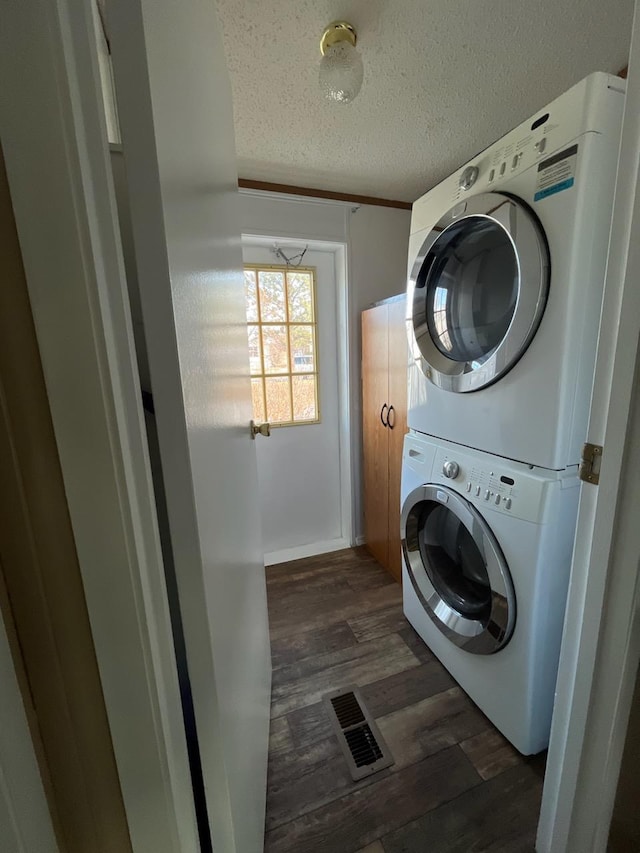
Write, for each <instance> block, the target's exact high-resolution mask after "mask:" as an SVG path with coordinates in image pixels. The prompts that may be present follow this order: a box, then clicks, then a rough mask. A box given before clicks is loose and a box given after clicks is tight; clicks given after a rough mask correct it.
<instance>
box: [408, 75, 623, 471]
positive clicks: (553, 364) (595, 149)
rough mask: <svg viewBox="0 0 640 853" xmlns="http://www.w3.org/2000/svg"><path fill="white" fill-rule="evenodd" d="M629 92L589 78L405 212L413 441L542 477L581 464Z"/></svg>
mask: <svg viewBox="0 0 640 853" xmlns="http://www.w3.org/2000/svg"><path fill="white" fill-rule="evenodd" d="M624 87H625V82H624V81H623V80H621V79H620V78H618V77H612V76H609V75H607V74H602V73H596V74H592V75H591V76H589V77H587V78H586V79H585V80H583V81H582V82H581V83H579V84H578V85H576V86H574V87H573V88H572V89H570V90H569V91H568V92H566V93H565V94H564V95H562V96H561V97H559V98H558V99H557V100H555V101H554V102H553V103H552V104H551V105H550V106H548V107H546V108H545V109H543V110H541V111H540V112H539V113H537V114H536V115H535V116H533V118H531V119H529V120H527V121H526V122H523V123H522V124H521V125H520V126H519V127H517V128H516V129H515V130H513V131H511V133H509V134H507V136H505V137H504V138H503V139H501V140H500V141H499V142H496V143H494V144H493V145H491V146H490V147H489V148H487V149H486V150H485V151H483V152H482V153H481V154H479V155H478V156H477V157H474V159H473V160H472V161H471V162H470V163H469V164H467V165H466V166H465V167H464V168H463V169H461V170H460V171H458V172H456V173H455V174H454V175H452V176H451V177H450V178H448V179H447V180H445V181H443V182H442V183H441V184H439V185H438V186H437V187H435V188H434V189H433V190H431V191H430V192H428V193H427V194H426V195H425V196H423V197H422V198H421V199H419V200H418V201H417V202H416V203H415V204H414V206H413V213H412V217H411V238H410V243H409V282H408V289H407V326H408V333H409V343H410V349H411V358H410V366H409V400H408V406H409V410H408V424H409V427H410V428H411V429H414V430H417V431H419V432H422V433H425V434H428V435H431V436H435V437H439V438H445V439H447V440H450V441H454V442H457V443H459V444H463V445H466V446H468V447H474V448H478V449H480V450H484V451H487V452H490V453H494V454H496V455H499V456H504V457H506V458H509V459H514V460H519V461H522V462H528V463H531V464H534V465H536V466H541V467H543V468H549V469H555V470H560V469H563V468H566V467H567V466H568V465H575V464H577V463H578V462H579V459H580V450H581V446H582V443H583V442H584V440H585V433H586V426H587V416H588V407H589V400H590V396H591V385H592V377H593V369H594V363H595V353H596V343H597V337H598V326H599V319H600V311H601V302H602V291H603V284H604V274H605V265H606V257H607V249H608V241H609V230H610V224H611V211H612V204H613V191H614V183H615V175H616V167H617V159H618V147H619V140H620V128H621V120H622V110H623V104H624Z"/></svg>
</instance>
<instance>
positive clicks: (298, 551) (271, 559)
mask: <svg viewBox="0 0 640 853" xmlns="http://www.w3.org/2000/svg"><path fill="white" fill-rule="evenodd" d="M350 547H351V543H350V542H349V540H348V539H344V538H341V539H327V540H326V541H325V542H314V543H312V544H311V545H297V546H296V547H295V548H284V549H283V550H282V551H271V552H270V553H268V554H265V555H264V564H265V566H275V565H276V563H290V562H291V561H292V560H303V559H304V558H305V557H315V556H316V555H318V554H329V553H330V552H331V551H342V550H344V549H345V548H350Z"/></svg>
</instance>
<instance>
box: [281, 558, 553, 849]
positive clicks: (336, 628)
mask: <svg viewBox="0 0 640 853" xmlns="http://www.w3.org/2000/svg"><path fill="white" fill-rule="evenodd" d="M267 590H268V596H269V617H270V624H271V642H272V658H273V694H272V721H271V738H270V745H269V779H268V790H267V816H266V837H265V851H266V853H454V851H455V853H469V851H501V853H532V851H533V850H534V841H535V831H536V825H537V820H538V812H539V808H540V797H541V793H542V778H543V773H544V757H542V758H541V757H537V758H534V759H525V758H523V757H522V756H521V755H519V753H518V752H516V750H515V749H513V747H511V746H510V744H509V743H508V742H507V741H506V740H505V739H504V738H503V737H502V735H500V733H499V732H498V731H497V730H496V729H495V728H494V727H493V726H492V725H491V723H490V722H489V720H487V718H486V717H485V716H484V715H483V714H482V713H481V711H480V710H479V709H478V708H477V707H476V706H475V705H474V704H473V702H471V700H470V699H469V698H468V697H467V695H466V694H465V693H464V691H463V690H462V689H461V688H460V687H459V686H458V685H457V684H456V683H455V681H454V680H453V679H452V678H451V676H450V675H449V673H448V672H447V671H446V670H445V669H444V667H443V666H442V665H441V664H440V663H439V661H437V660H436V658H435V657H434V656H433V655H432V654H431V652H430V651H429V649H428V648H427V647H426V646H425V644H424V643H423V642H422V640H421V639H420V638H419V637H418V636H417V634H416V633H415V632H414V631H413V629H412V628H411V626H410V625H409V623H408V622H407V621H406V620H405V618H404V616H403V614H402V593H401V589H400V587H399V586H398V585H397V584H396V583H395V582H394V581H393V579H392V578H391V577H390V576H389V575H388V574H387V573H386V572H385V571H384V570H383V569H381V568H380V566H379V565H378V564H377V563H376V562H375V561H374V560H373V559H372V558H371V557H369V556H368V554H367V553H366V552H365V551H364V550H363V549H355V550H346V551H338V552H336V553H334V554H325V555H322V556H318V557H310V558H308V559H305V560H299V561H297V562H293V563H283V564H281V565H278V566H271V567H270V568H268V569H267ZM349 684H357V685H358V686H359V687H360V689H361V692H362V694H363V697H364V699H365V701H366V703H367V706H368V708H369V710H370V711H371V713H372V714H373V716H374V717H375V718H376V722H377V723H378V726H379V727H380V730H381V732H382V734H383V736H384V738H385V740H386V742H387V744H388V746H389V748H390V749H391V752H392V754H393V757H394V759H395V763H394V764H393V766H392V767H390V768H388V769H387V770H383V771H381V772H380V773H377V774H375V775H374V776H372V777H370V778H369V779H364V780H361V781H360V782H354V781H353V780H352V779H351V776H350V775H349V771H348V769H347V765H346V762H345V760H344V757H343V756H342V753H341V752H340V749H339V747H338V743H337V740H336V738H335V735H334V734H333V730H332V728H331V725H330V722H329V719H328V717H327V714H326V710H325V708H324V705H323V703H322V701H321V698H322V696H323V695H324V694H325V693H327V692H329V691H331V690H337V689H339V688H341V687H344V686H347V685H349Z"/></svg>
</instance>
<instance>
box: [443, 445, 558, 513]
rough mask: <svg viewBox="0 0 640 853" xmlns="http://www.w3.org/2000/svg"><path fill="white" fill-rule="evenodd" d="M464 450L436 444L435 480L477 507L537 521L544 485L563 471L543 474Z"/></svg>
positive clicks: (513, 463) (552, 481) (552, 480)
mask: <svg viewBox="0 0 640 853" xmlns="http://www.w3.org/2000/svg"><path fill="white" fill-rule="evenodd" d="M478 456H479V454H473V453H465V448H460V449H458V448H451V449H449V448H447V447H439V448H438V449H437V452H436V456H435V459H434V463H433V469H432V478H433V482H434V483H442V484H443V485H447V486H449V487H450V488H453V489H455V491H457V492H459V493H460V494H461V495H462V496H463V497H465V498H466V499H467V500H469V501H471V503H473V504H474V505H475V506H477V507H478V509H480V510H482V511H485V510H492V511H493V512H501V513H504V514H505V515H512V516H517V517H518V518H523V519H526V520H528V521H539V520H540V514H541V512H542V506H543V497H544V492H545V489H546V488H547V487H548V486H550V485H551V486H553V485H555V483H556V482H557V485H558V486H560V480H561V479H562V475H561V474H560V473H559V474H558V475H557V478H554V476H553V475H551V477H550V476H548V475H546V474H545V475H542V474H540V473H538V472H537V471H536V470H535V469H533V470H532V469H531V468H529V466H528V465H524V464H523V463H520V462H510V461H508V460H506V459H505V460H501V459H500V458H496V457H493V458H491V457H489V461H488V462H487V457H486V455H485V454H482V458H481V459H479V458H478Z"/></svg>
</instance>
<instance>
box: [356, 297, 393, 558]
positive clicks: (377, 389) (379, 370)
mask: <svg viewBox="0 0 640 853" xmlns="http://www.w3.org/2000/svg"><path fill="white" fill-rule="evenodd" d="M388 316H389V312H388V306H387V305H378V306H376V307H375V308H370V309H369V310H368V311H364V312H363V314H362V429H363V437H362V443H363V451H364V473H363V481H364V483H363V485H364V534H365V541H366V544H367V549H368V550H369V551H370V552H371V554H372V555H373V556H374V557H375V559H376V560H377V561H378V562H379V563H380V565H382V566H385V567H386V566H387V561H388V556H389V486H388V482H389V461H388V460H389V429H388V428H387V427H385V426H384V425H383V417H382V416H383V415H384V416H385V417H386V413H387V410H388V405H389V400H388V390H389V384H388V352H389V335H388ZM384 406H387V408H385V409H384V412H383V407H384Z"/></svg>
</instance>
